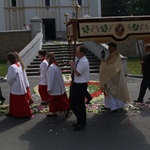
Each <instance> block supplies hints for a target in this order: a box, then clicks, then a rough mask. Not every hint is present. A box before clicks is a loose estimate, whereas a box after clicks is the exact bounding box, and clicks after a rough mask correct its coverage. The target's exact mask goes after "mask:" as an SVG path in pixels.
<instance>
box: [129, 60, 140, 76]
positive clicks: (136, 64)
mask: <svg viewBox="0 0 150 150" xmlns="http://www.w3.org/2000/svg"><path fill="white" fill-rule="evenodd" d="M127 73H128V74H132V75H141V64H140V58H139V57H131V58H130V57H128V59H127Z"/></svg>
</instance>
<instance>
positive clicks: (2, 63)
mask: <svg viewBox="0 0 150 150" xmlns="http://www.w3.org/2000/svg"><path fill="white" fill-rule="evenodd" d="M6 74H7V61H6V60H0V77H2V76H5V75H6Z"/></svg>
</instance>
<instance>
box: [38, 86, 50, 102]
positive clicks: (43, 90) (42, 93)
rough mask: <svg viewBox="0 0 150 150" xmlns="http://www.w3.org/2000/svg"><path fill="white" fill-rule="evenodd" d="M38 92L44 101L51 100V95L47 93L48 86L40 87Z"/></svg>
mask: <svg viewBox="0 0 150 150" xmlns="http://www.w3.org/2000/svg"><path fill="white" fill-rule="evenodd" d="M38 91H39V94H40V97H41V99H42V101H48V100H49V94H48V92H47V85H39V86H38Z"/></svg>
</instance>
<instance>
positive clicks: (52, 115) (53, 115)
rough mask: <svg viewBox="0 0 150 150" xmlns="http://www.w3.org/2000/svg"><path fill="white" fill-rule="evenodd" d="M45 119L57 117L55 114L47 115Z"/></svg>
mask: <svg viewBox="0 0 150 150" xmlns="http://www.w3.org/2000/svg"><path fill="white" fill-rule="evenodd" d="M47 117H57V114H47Z"/></svg>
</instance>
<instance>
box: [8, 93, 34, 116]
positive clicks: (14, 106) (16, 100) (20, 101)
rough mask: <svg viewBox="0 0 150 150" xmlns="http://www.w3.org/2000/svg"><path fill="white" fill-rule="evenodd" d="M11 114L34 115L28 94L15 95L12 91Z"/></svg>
mask: <svg viewBox="0 0 150 150" xmlns="http://www.w3.org/2000/svg"><path fill="white" fill-rule="evenodd" d="M9 114H10V115H12V116H14V117H29V116H32V113H31V109H30V107H29V102H28V97H27V94H24V95H14V94H11V93H10V103H9Z"/></svg>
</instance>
